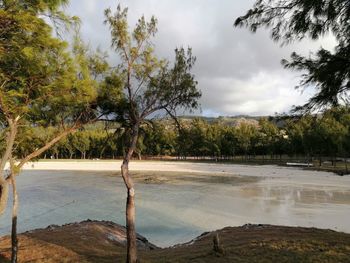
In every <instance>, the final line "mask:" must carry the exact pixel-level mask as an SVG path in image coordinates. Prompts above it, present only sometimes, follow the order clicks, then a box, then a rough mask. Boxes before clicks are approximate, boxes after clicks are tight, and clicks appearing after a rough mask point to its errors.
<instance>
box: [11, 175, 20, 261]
mask: <svg viewBox="0 0 350 263" xmlns="http://www.w3.org/2000/svg"><path fill="white" fill-rule="evenodd" d="M11 184H12V194H13V205H12V230H11V252H12V254H11V263H17V252H18V239H17V211H18V193H17V185H16V174H14V172H13V171H12V172H11Z"/></svg>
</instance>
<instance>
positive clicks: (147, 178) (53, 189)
mask: <svg viewBox="0 0 350 263" xmlns="http://www.w3.org/2000/svg"><path fill="white" fill-rule="evenodd" d="M148 165H149V166H147V167H146V168H145V171H144V172H142V171H138V172H135V177H136V206H137V208H136V209H137V210H136V215H137V222H136V223H137V231H138V232H139V233H140V234H142V235H143V236H145V237H147V238H148V239H149V241H150V242H152V243H154V244H156V245H158V246H162V247H165V246H171V245H174V244H177V243H182V242H187V241H189V240H191V239H192V238H194V237H196V236H198V235H200V234H201V233H203V232H205V231H210V230H215V229H219V228H223V227H225V226H239V225H243V224H246V223H264V224H277V225H289V226H306V227H318V228H330V229H334V230H337V231H343V232H347V233H350V224H349V218H350V177H346V176H344V177H340V176H336V175H333V174H330V173H319V172H313V171H303V170H300V169H297V168H281V167H274V166H266V167H265V166H262V167H257V166H252V167H249V166H239V165H237V166H235V165H227V166H225V165H221V166H220V165H217V166H215V165H207V166H205V165H202V164H193V165H192V166H191V164H189V163H184V164H183V166H182V167H180V168H179V169H178V170H179V172H175V170H176V169H177V168H176V166H179V165H181V164H171V163H170V164H169V165H170V166H171V165H173V166H175V167H173V169H172V171H169V172H166V171H163V172H161V171H159V167H158V166H157V165H158V163H156V164H153V165H152V164H148ZM162 165H163V164H162ZM196 165H197V166H196ZM67 167H68V166H67ZM67 167H66V166H65V164H64V163H62V164H61V168H62V169H65V168H67ZM152 167H153V169H154V170H158V171H157V172H152ZM189 167H190V168H191V169H192V170H190V169H189ZM193 167H194V168H193ZM198 167H199V168H198ZM163 168H164V167H163ZM165 169H166V167H165ZM170 170H171V169H170ZM206 171H208V173H206ZM18 190H19V198H20V210H19V218H18V224H19V231H20V232H23V231H27V230H31V229H35V228H43V227H46V226H48V225H50V224H56V225H62V224H65V223H70V222H77V221H82V220H86V219H94V220H110V221H114V222H117V223H120V224H124V223H125V219H124V213H125V200H126V190H125V187H124V184H123V181H122V179H121V178H120V176H119V175H116V174H115V173H114V172H112V171H78V170H71V171H59V170H35V169H34V170H26V171H24V172H22V174H21V175H20V176H19V177H18ZM10 202H11V200H10ZM9 206H10V204H9ZM10 210H11V209H10V207H9V209H7V211H6V212H5V214H4V215H3V216H1V217H0V234H2V235H5V234H8V233H10V227H11V218H10V216H11V211H10Z"/></svg>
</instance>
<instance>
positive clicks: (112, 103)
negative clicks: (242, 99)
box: [101, 6, 201, 263]
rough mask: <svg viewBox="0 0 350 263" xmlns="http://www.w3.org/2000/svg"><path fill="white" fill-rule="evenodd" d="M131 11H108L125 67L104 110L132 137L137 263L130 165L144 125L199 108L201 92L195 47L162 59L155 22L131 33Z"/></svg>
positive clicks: (131, 245)
mask: <svg viewBox="0 0 350 263" xmlns="http://www.w3.org/2000/svg"><path fill="white" fill-rule="evenodd" d="M127 12H128V10H127V9H122V8H121V7H120V6H118V8H117V10H116V12H115V13H113V12H112V11H111V9H107V10H106V11H105V17H106V20H105V23H106V24H108V25H109V27H110V31H111V36H112V47H113V49H114V50H115V52H116V53H117V54H118V55H119V58H120V61H121V63H120V64H119V66H118V67H117V68H116V69H115V70H114V72H113V75H112V76H111V77H110V78H107V79H106V85H105V87H104V88H105V92H104V94H105V95H102V97H101V98H102V99H101V108H103V109H104V112H105V113H108V116H109V117H113V116H114V117H115V119H116V120H119V121H120V122H121V123H123V125H124V126H125V127H126V128H127V129H126V130H128V131H129V134H130V136H128V137H129V138H130V140H129V141H128V142H127V145H126V146H127V147H126V151H125V154H124V159H123V162H122V165H121V174H122V177H123V180H124V183H125V186H126V188H127V204H126V227H127V262H132V263H135V262H137V247H136V230H135V188H134V182H133V180H132V177H131V175H130V173H129V162H130V160H131V158H132V156H133V154H134V152H135V149H136V147H137V141H138V138H139V130H140V125H141V124H143V123H144V122H145V121H147V118H149V117H150V116H152V114H155V113H156V112H161V113H168V114H171V115H172V116H174V115H175V114H174V113H175V111H176V109H179V108H180V109H182V110H185V109H194V108H197V107H198V102H197V100H198V99H199V98H200V96H201V93H200V91H199V90H198V89H197V82H196V81H195V79H194V76H193V74H192V73H191V69H192V67H193V65H194V62H195V57H193V56H192V52H191V49H188V50H187V51H186V50H185V49H183V48H179V49H176V50H175V58H174V61H173V64H172V63H170V62H169V61H166V60H162V59H158V58H157V57H156V55H155V53H154V46H153V44H152V42H151V39H152V37H153V36H154V35H155V34H156V32H157V20H156V18H154V17H152V18H151V19H150V20H149V21H146V19H145V17H143V16H142V17H141V18H140V19H139V20H138V22H137V24H136V26H135V27H134V29H133V30H132V31H129V25H128V21H127ZM113 98H115V99H113Z"/></svg>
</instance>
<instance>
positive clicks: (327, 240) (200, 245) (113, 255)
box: [0, 220, 350, 263]
mask: <svg viewBox="0 0 350 263" xmlns="http://www.w3.org/2000/svg"><path fill="white" fill-rule="evenodd" d="M216 234H218V236H219V240H220V247H221V248H222V250H221V251H220V252H217V251H214V250H213V237H214V236H216ZM19 240H20V251H19V262H99V263H100V262H123V261H124V260H125V228H124V227H123V226H120V225H118V224H115V223H112V222H106V221H90V220H89V221H84V222H81V223H74V224H67V225H64V226H50V227H47V228H45V229H38V230H33V231H28V232H25V233H23V234H21V235H20V237H19ZM138 246H139V252H140V258H141V262H349V255H350V234H345V233H340V232H336V231H332V230H320V229H316V228H301V227H284V226H273V225H249V224H247V225H244V226H241V227H227V228H223V229H221V230H218V231H214V232H207V233H204V234H202V235H201V236H199V237H197V238H196V239H194V240H192V241H190V242H188V243H185V244H180V245H176V246H173V247H170V248H164V249H160V248H158V247H156V246H155V245H153V244H151V243H149V242H148V241H147V239H146V238H144V237H142V236H140V235H139V236H138ZM9 258H10V239H9V237H3V238H1V239H0V262H9Z"/></svg>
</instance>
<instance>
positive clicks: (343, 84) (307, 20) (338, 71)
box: [235, 0, 350, 111]
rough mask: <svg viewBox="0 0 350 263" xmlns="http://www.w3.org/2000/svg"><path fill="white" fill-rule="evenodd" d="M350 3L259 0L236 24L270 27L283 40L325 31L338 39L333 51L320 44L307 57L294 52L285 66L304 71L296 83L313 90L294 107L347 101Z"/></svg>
mask: <svg viewBox="0 0 350 263" xmlns="http://www.w3.org/2000/svg"><path fill="white" fill-rule="evenodd" d="M349 21H350V5H349V1H348V0H307V1H299V0H268V1H263V0H258V1H256V2H255V4H254V7H253V8H252V9H250V10H249V11H248V12H247V13H246V14H245V15H244V16H241V17H239V18H237V19H236V21H235V26H246V27H248V28H249V29H250V30H251V31H252V32H255V31H256V30H257V29H258V28H261V27H268V28H271V37H272V39H273V40H275V41H282V43H284V44H286V43H289V42H290V41H293V40H301V39H303V38H305V37H309V38H311V39H318V38H320V37H322V36H324V35H326V34H328V33H331V34H332V35H334V36H335V38H336V40H337V44H336V48H335V50H334V51H328V50H325V49H323V48H320V50H319V51H318V52H317V53H316V54H313V55H311V56H310V57H303V56H301V55H298V54H296V53H293V54H292V55H291V61H287V60H283V61H282V64H283V65H284V66H285V67H286V68H290V69H295V70H300V71H303V72H306V73H304V74H303V75H302V81H301V82H300V86H299V87H308V86H315V87H316V90H317V91H316V94H315V95H314V96H313V97H312V98H311V99H310V100H309V102H308V103H306V104H305V105H303V106H302V107H297V108H296V109H295V110H297V111H298V110H304V111H305V110H306V111H311V110H312V109H315V108H321V109H325V108H327V107H329V106H333V107H334V106H337V105H339V104H342V103H343V104H348V103H349V99H350V98H349V91H350V38H349V36H350V23H349Z"/></svg>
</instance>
